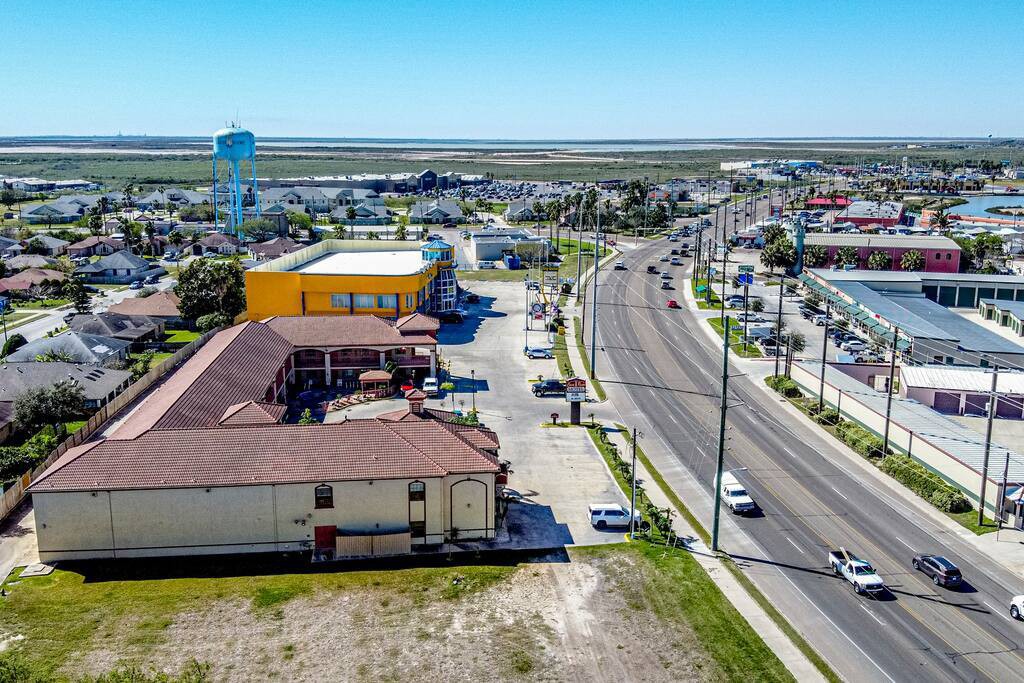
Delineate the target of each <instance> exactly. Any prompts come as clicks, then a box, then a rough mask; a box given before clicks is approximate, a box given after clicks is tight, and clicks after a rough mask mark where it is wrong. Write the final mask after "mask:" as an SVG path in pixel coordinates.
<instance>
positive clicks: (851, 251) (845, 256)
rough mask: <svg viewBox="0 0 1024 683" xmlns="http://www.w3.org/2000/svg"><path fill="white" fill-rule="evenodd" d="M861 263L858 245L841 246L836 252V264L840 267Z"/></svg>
mask: <svg viewBox="0 0 1024 683" xmlns="http://www.w3.org/2000/svg"><path fill="white" fill-rule="evenodd" d="M859 264H860V256H859V255H858V254H857V248H856V247H840V248H839V251H837V252H836V265H837V266H839V267H840V268H843V267H845V266H848V265H850V266H854V267H856V266H857V265H859Z"/></svg>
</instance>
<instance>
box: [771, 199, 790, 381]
mask: <svg viewBox="0 0 1024 683" xmlns="http://www.w3.org/2000/svg"><path fill="white" fill-rule="evenodd" d="M768 196H769V197H770V196H771V195H768ZM785 286H786V274H785V273H783V274H782V279H781V280H780V281H779V311H778V321H777V322H776V323H775V376H776V377H778V376H779V351H781V350H782V289H783V288H784V287H785ZM786 360H787V361H788V360H789V359H788V358H787V359H786Z"/></svg>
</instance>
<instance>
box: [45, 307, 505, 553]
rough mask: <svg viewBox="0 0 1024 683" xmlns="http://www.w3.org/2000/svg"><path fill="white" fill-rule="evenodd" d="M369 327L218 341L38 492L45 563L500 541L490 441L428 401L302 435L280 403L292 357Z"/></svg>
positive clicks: (80, 449)
mask: <svg viewBox="0 0 1024 683" xmlns="http://www.w3.org/2000/svg"><path fill="white" fill-rule="evenodd" d="M367 320H376V321H377V322H378V323H381V324H383V325H385V326H388V325H390V323H389V322H388V321H383V320H381V319H379V318H361V317H344V318H342V317H328V318H319V319H318V318H308V317H307V318H292V319H284V318H275V319H272V320H269V321H266V322H252V321H250V322H246V323H243V324H241V325H236V326H234V327H232V328H229V329H227V330H224V331H222V332H220V333H219V334H217V335H215V336H214V337H213V338H212V339H211V340H210V341H208V342H207V343H206V344H205V345H204V346H203V347H202V348H201V349H200V350H199V351H198V352H197V353H196V354H195V355H194V356H193V357H192V358H190V359H189V360H188V361H187V362H186V363H185V364H184V365H182V366H181V367H180V368H179V369H178V370H176V371H175V372H174V373H173V374H172V375H171V376H170V377H169V378H168V380H167V381H165V382H164V383H163V384H161V385H160V386H159V387H158V388H157V389H156V390H155V391H153V392H152V393H151V394H150V395H149V396H148V397H146V398H145V399H144V400H143V401H142V402H141V403H140V404H139V405H138V406H136V407H134V408H132V409H131V411H130V412H129V413H128V414H127V415H126V416H124V417H123V418H122V419H121V420H120V422H119V423H118V424H117V425H116V427H115V428H114V429H113V431H111V432H109V433H107V434H105V436H104V438H102V439H99V440H96V441H90V442H87V443H84V444H82V445H80V446H77V447H75V448H72V449H69V450H68V451H67V452H66V453H64V455H63V456H61V457H60V458H59V459H58V460H57V461H56V462H55V463H54V464H53V465H51V466H50V467H49V468H48V469H47V470H46V471H45V472H44V473H43V475H42V476H40V477H39V478H38V479H36V480H35V482H33V484H32V486H31V487H30V489H29V491H30V493H31V494H32V498H33V505H34V508H35V518H36V526H37V533H38V542H39V555H40V559H41V560H42V561H44V562H51V561H57V560H82V559H100V558H105V559H111V558H129V557H159V556H181V555H213V554H239V553H265V552H273V553H277V552H296V551H298V552H307V553H309V554H310V557H312V558H313V559H314V560H316V559H319V560H327V559H339V558H349V557H375V556H382V555H396V554H407V553H413V552H419V551H423V550H427V551H430V550H432V549H437V548H438V547H439V546H440V544H443V543H450V542H472V541H481V540H488V539H493V538H494V537H495V535H496V530H497V528H498V527H499V525H500V523H501V519H502V517H503V512H504V510H503V504H502V502H501V500H500V498H499V496H498V492H499V489H500V487H501V486H502V485H504V483H505V482H506V479H507V474H508V470H507V466H506V465H505V464H503V463H502V462H500V461H499V460H498V448H499V443H498V439H497V436H496V435H495V434H494V433H493V432H492V431H490V430H488V429H485V428H483V427H471V426H466V425H461V424H458V423H456V421H455V420H454V417H453V415H452V414H451V413H447V412H445V411H439V410H433V409H429V408H426V407H425V406H424V405H423V401H424V398H425V396H424V395H423V393H422V392H420V391H418V390H409V391H407V392H406V394H405V398H406V401H407V402H406V406H405V407H404V408H402V409H400V410H395V411H392V412H388V413H384V414H380V415H378V416H377V417H373V418H368V419H346V420H344V421H338V422H328V423H322V424H321V423H313V424H299V423H298V420H297V416H296V414H295V413H296V409H295V406H294V405H293V404H290V403H285V402H283V401H282V396H283V392H282V387H287V385H288V383H289V380H290V378H291V376H292V374H293V373H295V372H296V370H297V368H296V367H295V363H294V361H293V356H294V355H295V354H297V353H302V352H303V351H304V350H306V349H308V348H310V347H314V346H320V345H321V344H322V343H323V342H324V341H325V340H326V339H325V337H326V336H331V335H333V336H334V337H335V338H341V336H342V335H343V334H345V329H346V326H352V325H355V326H356V327H355V328H353V329H362V327H359V326H361V325H363V324H364V323H365V322H366V321H367ZM282 321H284V322H282ZM296 321H298V322H296ZM320 323H324V324H320ZM348 334H349V335H350V336H351V337H352V338H353V339H354V338H355V337H354V336H353V335H355V332H352V331H351V330H349V332H348ZM429 339H430V337H429V336H426V337H424V338H422V339H420V340H419V341H418V343H423V344H427V341H426V340H429ZM364 343H366V342H365V341H360V342H359V344H364ZM335 345H336V342H335ZM324 371H325V370H324ZM324 371H321V372H324Z"/></svg>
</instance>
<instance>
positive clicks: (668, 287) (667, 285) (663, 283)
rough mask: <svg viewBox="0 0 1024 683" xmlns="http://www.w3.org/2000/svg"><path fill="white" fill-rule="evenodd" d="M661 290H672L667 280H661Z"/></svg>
mask: <svg viewBox="0 0 1024 683" xmlns="http://www.w3.org/2000/svg"><path fill="white" fill-rule="evenodd" d="M661 288H662V289H672V283H671V282H669V281H668V280H662V281H661Z"/></svg>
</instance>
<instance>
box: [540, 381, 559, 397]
mask: <svg viewBox="0 0 1024 683" xmlns="http://www.w3.org/2000/svg"><path fill="white" fill-rule="evenodd" d="M564 393H565V382H561V381H559V380H557V379H545V380H543V381H540V382H536V383H535V384H534V385H533V395H534V396H547V395H548V394H564Z"/></svg>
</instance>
